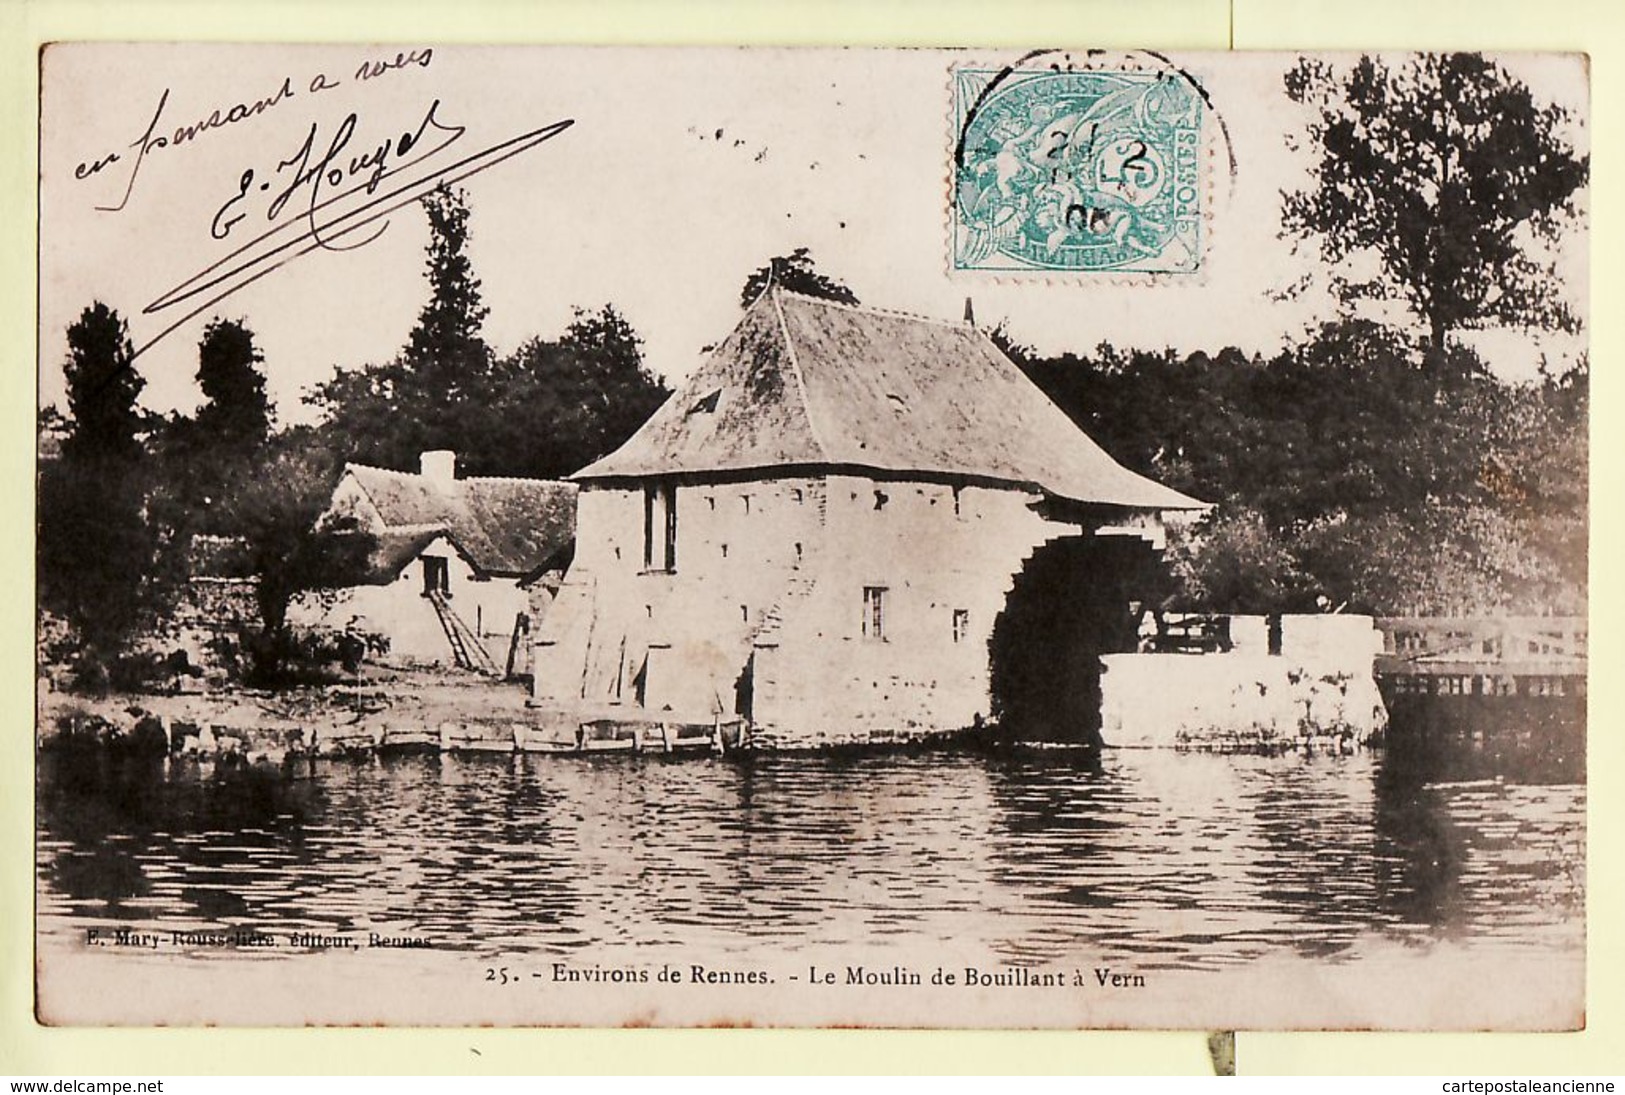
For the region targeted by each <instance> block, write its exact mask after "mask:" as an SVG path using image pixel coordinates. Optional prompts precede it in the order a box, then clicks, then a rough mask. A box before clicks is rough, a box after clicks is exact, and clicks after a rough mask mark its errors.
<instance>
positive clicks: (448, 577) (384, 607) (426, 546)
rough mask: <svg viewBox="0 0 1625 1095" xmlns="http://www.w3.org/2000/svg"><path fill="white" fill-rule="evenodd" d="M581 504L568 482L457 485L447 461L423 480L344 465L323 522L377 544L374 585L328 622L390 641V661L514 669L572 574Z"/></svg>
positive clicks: (427, 470)
mask: <svg viewBox="0 0 1625 1095" xmlns="http://www.w3.org/2000/svg"><path fill="white" fill-rule="evenodd" d="M575 496H576V486H575V484H573V483H564V482H557V481H551V480H541V479H507V478H478V477H476V478H467V479H459V478H458V477H457V457H456V455H455V454H454V453H451V452H444V451H441V452H426V453H424V454H423V455H422V457H421V458H420V468H419V471H418V473H417V474H412V473H410V472H402V471H391V470H389V469H387V468H373V467H368V466H366V465H364V464H349V465H346V467H345V469H344V475H343V477H342V478H341V479H340V480H339V484H338V486H337V487H335V488H334V491H333V500H332V502H331V503H330V504H329V506H328V509H327V515H326V517H324V520H325V519H328V518H336V517H349V518H353V519H355V520H356V521H357V522H358V523H359V524H360V526H361V527H362V528H364V529H367V530H368V531H370V532H371V533H372V534H373V535H374V536H376V537H377V541H378V546H377V548H376V549H375V550H374V553H373V557H372V560H371V566H370V580H369V582H368V584H366V585H363V586H357V587H355V588H353V589H348V590H345V591H343V593H342V594H341V595H340V596H339V598H338V600H337V602H336V603H335V604H333V605H331V606H328V607H327V608H326V609H325V612H324V616H325V619H324V622H326V623H327V624H329V625H330V626H339V627H346V626H354V627H357V628H360V629H361V630H364V631H371V632H376V633H379V634H381V635H383V636H384V637H385V638H387V639H388V640H389V644H390V656H391V658H393V659H395V660H399V661H404V662H415V663H430V664H442V665H448V666H459V667H461V668H465V669H473V670H476V671H480V672H484V673H489V674H493V675H496V674H501V673H504V672H508V671H511V670H512V669H513V665H512V655H513V653H514V652H515V649H516V643H515V639H516V636H517V637H518V638H519V640H520V643H519V644H518V646H519V649H523V647H524V646H525V645H527V644H528V633H529V627H530V624H531V621H532V617H533V616H534V615H535V613H536V611H537V609H539V608H545V606H546V605H547V604H548V603H550V601H551V598H552V592H553V590H554V589H556V588H557V584H558V581H559V579H560V578H561V577H562V575H563V573H564V570H565V568H566V567H568V566H569V563H570V556H571V552H572V550H573V546H574V539H575ZM526 652H527V653H528V651H526Z"/></svg>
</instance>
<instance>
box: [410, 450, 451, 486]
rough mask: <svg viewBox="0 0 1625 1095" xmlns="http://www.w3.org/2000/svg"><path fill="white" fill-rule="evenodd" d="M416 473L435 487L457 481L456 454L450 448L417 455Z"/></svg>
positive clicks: (449, 484)
mask: <svg viewBox="0 0 1625 1095" xmlns="http://www.w3.org/2000/svg"><path fill="white" fill-rule="evenodd" d="M418 474H420V475H422V476H423V478H425V479H427V480H428V481H429V482H431V483H433V484H434V485H435V486H437V487H449V486H451V485H452V483H454V482H456V481H457V454H456V453H454V452H452V451H451V450H450V449H435V450H434V451H433V452H426V453H422V454H420V455H419V456H418Z"/></svg>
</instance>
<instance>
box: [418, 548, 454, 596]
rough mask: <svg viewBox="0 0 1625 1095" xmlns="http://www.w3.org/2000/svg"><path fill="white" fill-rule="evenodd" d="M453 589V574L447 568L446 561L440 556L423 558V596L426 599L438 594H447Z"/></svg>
mask: <svg viewBox="0 0 1625 1095" xmlns="http://www.w3.org/2000/svg"><path fill="white" fill-rule="evenodd" d="M450 589H451V573H450V570H449V569H448V568H447V566H446V560H445V558H444V557H442V556H439V555H425V556H424V557H423V595H424V596H425V597H428V596H431V595H433V594H436V593H447V592H449V591H450Z"/></svg>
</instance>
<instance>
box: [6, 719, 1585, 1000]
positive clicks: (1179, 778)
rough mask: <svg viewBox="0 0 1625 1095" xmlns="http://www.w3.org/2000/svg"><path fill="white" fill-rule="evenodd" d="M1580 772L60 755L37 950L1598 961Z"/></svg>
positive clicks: (790, 964) (1361, 760) (44, 774)
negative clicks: (280, 763)
mask: <svg viewBox="0 0 1625 1095" xmlns="http://www.w3.org/2000/svg"><path fill="white" fill-rule="evenodd" d="M1572 767H1573V766H1572V765H1568V764H1563V763H1559V764H1556V765H1553V764H1543V763H1538V762H1533V761H1531V760H1530V758H1527V757H1516V756H1514V757H1500V756H1497V755H1492V754H1488V753H1486V752H1485V751H1484V750H1483V749H1477V750H1468V751H1467V752H1465V753H1463V754H1462V755H1460V756H1457V757H1455V758H1445V759H1444V760H1443V761H1440V760H1439V759H1438V758H1434V759H1433V760H1431V761H1430V762H1429V768H1430V769H1431V770H1429V771H1418V770H1416V765H1414V764H1411V765H1407V764H1404V763H1401V762H1399V761H1398V760H1396V759H1395V758H1392V757H1385V755H1384V754H1383V753H1382V752H1381V751H1380V750H1379V751H1364V752H1360V753H1357V754H1354V755H1349V756H1331V755H1316V756H1308V757H1304V756H1299V755H1286V756H1277V757H1264V756H1227V755H1214V754H1197V753H1173V752H1164V751H1126V750H1125V751H1113V750H1108V751H1106V752H1105V753H1104V755H1102V756H1101V757H1100V758H1098V759H1096V760H1083V759H1078V758H1075V757H1072V756H1070V755H1067V754H1030V755H1025V756H1014V757H1011V756H1001V757H990V756H986V755H982V754H975V753H962V752H932V753H892V754H873V755H864V756H856V757H839V756H830V755H805V756H798V755H771V756H754V757H740V758H733V757H726V758H718V757H700V758H693V757H690V758H682V759H666V758H651V757H647V756H645V757H641V758H640V757H631V756H611V757H599V758H594V757H583V758H572V757H563V758H561V757H556V756H536V755H527V754H518V755H511V756H510V755H499V756H492V755H485V756H472V757H467V758H460V757H453V756H406V757H393V758H391V757H384V758H373V759H368V760H319V761H315V762H313V763H310V762H305V761H300V762H299V763H298V764H297V765H295V766H293V767H292V768H291V769H290V770H288V771H285V772H256V771H252V770H249V771H242V770H236V769H233V770H227V769H224V768H222V769H219V770H217V769H216V768H215V767H214V766H213V765H211V764H209V763H203V762H198V761H193V760H183V759H169V760H158V761H150V762H136V761H118V760H114V759H112V758H108V757H106V756H100V755H93V756H90V757H77V758H69V757H60V756H46V757H43V758H42V761H41V768H40V772H39V781H38V814H37V816H38V846H37V849H38V858H37V871H38V896H39V903H38V915H39V933H40V940H41V942H40V950H41V954H42V956H48V955H50V954H53V953H56V954H72V953H82V952H83V951H85V950H86V943H85V941H86V939H87V938H89V936H88V934H87V931H88V930H89V929H99V930H102V931H105V932H107V933H111V932H113V931H114V930H116V929H117V928H121V927H122V928H130V929H135V930H137V931H150V932H152V933H153V934H155V935H158V934H162V935H164V936H166V937H168V938H172V937H173V933H175V932H187V931H201V932H223V931H233V932H263V933H266V934H268V935H271V936H273V937H278V938H282V939H286V938H288V937H289V936H290V935H291V934H292V933H297V932H310V933H315V934H317V935H322V936H333V937H340V936H346V935H350V934H351V933H360V934H362V935H365V933H367V932H378V933H382V934H385V935H406V936H414V937H420V938H426V939H429V940H431V941H432V945H433V947H434V948H435V950H436V953H437V955H438V956H439V957H440V958H442V959H443V958H444V957H445V956H446V955H447V954H448V953H449V954H451V955H458V956H462V957H463V958H464V959H466V960H468V961H469V963H470V968H474V967H494V966H495V964H496V963H498V962H503V963H509V964H512V963H518V965H519V966H520V967H524V966H525V964H526V963H527V962H530V963H531V964H533V965H535V966H536V968H538V969H549V968H551V967H550V965H549V963H550V962H551V961H552V960H555V959H560V958H563V959H569V960H575V959H580V960H581V961H587V962H590V960H592V959H593V958H594V957H595V956H598V955H600V954H615V955H623V956H624V955H627V954H635V953H645V954H666V953H676V948H682V949H683V951H684V953H691V954H692V953H702V954H705V955H707V956H708V958H710V959H715V960H720V961H723V962H727V961H729V960H735V961H738V962H744V961H749V960H752V959H753V958H756V957H759V956H760V955H762V954H764V953H766V954H771V955H772V956H773V961H774V963H776V965H775V968H776V969H780V970H799V969H802V968H803V967H805V966H806V965H807V963H808V961H809V960H813V959H818V958H820V957H822V956H828V955H831V954H849V953H860V954H863V955H865V956H866V957H868V958H869V960H870V961H871V962H872V961H874V960H876V959H877V958H883V957H885V956H887V955H891V954H893V953H895V954H907V955H921V954H931V953H933V952H935V953H938V954H949V955H957V954H965V953H969V954H975V955H978V956H984V957H983V958H979V959H978V960H979V961H996V962H998V963H1001V964H1002V965H1003V966H1007V967H1009V968H1012V969H1015V968H1034V969H1038V968H1044V967H1045V966H1046V965H1047V964H1051V963H1055V962H1065V961H1068V960H1071V959H1073V958H1075V957H1076V956H1077V955H1079V954H1086V955H1088V956H1089V959H1090V961H1092V962H1094V963H1096V964H1099V963H1103V962H1109V963H1117V964H1119V965H1122V966H1124V967H1125V968H1132V969H1134V970H1135V971H1136V972H1137V973H1139V974H1140V975H1143V976H1150V977H1152V978H1153V979H1154V978H1155V976H1156V975H1157V974H1158V972H1159V971H1160V972H1171V971H1211V970H1221V969H1227V968H1235V967H1241V966H1248V965H1250V964H1255V963H1258V962H1260V961H1261V960H1264V961H1269V960H1286V961H1288V962H1297V963H1299V964H1302V963H1305V962H1312V963H1316V964H1327V963H1331V964H1339V963H1342V964H1358V963H1359V962H1360V961H1362V960H1363V959H1366V958H1374V959H1380V960H1383V961H1389V960H1392V959H1393V957H1394V956H1396V955H1400V956H1410V955H1422V956H1425V955H1426V954H1427V953H1428V952H1429V951H1430V950H1432V949H1435V948H1440V949H1447V950H1450V951H1451V953H1453V954H1456V955H1458V956H1461V955H1465V956H1467V957H1468V958H1478V957H1489V958H1492V959H1493V960H1494V961H1496V962H1502V961H1506V960H1513V959H1516V958H1518V957H1519V956H1522V957H1523V958H1526V959H1530V960H1534V961H1536V962H1539V961H1544V960H1548V959H1550V960H1557V961H1564V962H1569V963H1574V962H1577V961H1579V960H1580V959H1582V958H1583V950H1584V938H1585V936H1584V920H1583V910H1584V893H1585V879H1584V859H1583V851H1584V818H1585V787H1584V783H1583V780H1582V778H1581V776H1580V773H1578V772H1576V771H1573V770H1571V768H1572ZM132 949H133V948H132ZM168 949H169V948H168V944H167V943H166V944H165V950H168ZM297 953H300V952H299V951H297V950H290V949H289V948H287V947H274V948H267V949H265V950H263V951H259V952H255V953H247V949H246V948H238V949H236V950H235V951H234V953H233V954H232V955H231V956H230V957H231V960H232V961H234V962H253V963H259V964H268V965H272V966H274V965H275V964H276V963H278V962H287V961H289V960H291V959H292V958H293V957H294V956H295V955H296V954H297ZM149 957H150V958H151V959H152V960H154V961H156V960H163V961H168V962H171V963H173V962H175V961H176V960H177V956H175V955H173V954H154V955H151V956H149ZM180 957H181V959H182V960H184V959H190V958H205V959H210V960H214V961H219V960H220V959H221V957H222V956H221V955H220V954H218V953H215V952H208V953H199V954H190V953H189V954H187V955H183V956H180ZM486 972H487V973H488V972H489V969H487V970H486ZM538 976H540V975H538ZM792 979H794V978H792Z"/></svg>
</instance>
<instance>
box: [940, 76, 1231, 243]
mask: <svg viewBox="0 0 1625 1095" xmlns="http://www.w3.org/2000/svg"><path fill="white" fill-rule="evenodd" d="M953 100H954V101H953V121H954V131H953V141H954V144H953V149H952V154H953V162H952V167H951V170H952V180H953V183H952V192H951V195H950V204H951V207H952V212H951V229H952V232H953V243H952V247H953V252H952V265H953V269H954V270H955V271H962V270H986V271H995V272H1018V271H1035V272H1043V273H1051V274H1053V273H1061V274H1069V273H1079V274H1087V273H1095V272H1102V273H1157V274H1192V273H1195V272H1197V271H1198V270H1199V269H1200V268H1201V265H1202V247H1203V243H1204V240H1203V231H1202V216H1203V208H1202V205H1203V190H1204V187H1203V179H1202V177H1201V173H1202V170H1203V169H1202V159H1203V157H1202V114H1203V108H1204V103H1203V96H1202V93H1201V90H1200V88H1199V87H1198V86H1197V85H1196V84H1195V82H1194V81H1193V80H1191V79H1190V78H1189V77H1188V76H1186V75H1185V74H1183V73H1180V72H1174V71H1169V70H1158V71H1143V70H1128V71H1117V70H1092V69H1085V70H1076V69H1071V68H1062V67H1059V66H1052V67H1045V68H1042V69H1033V70H1030V71H1022V70H1020V69H1019V68H1003V69H999V68H992V67H964V68H956V69H955V70H954V79H953Z"/></svg>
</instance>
